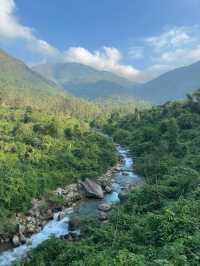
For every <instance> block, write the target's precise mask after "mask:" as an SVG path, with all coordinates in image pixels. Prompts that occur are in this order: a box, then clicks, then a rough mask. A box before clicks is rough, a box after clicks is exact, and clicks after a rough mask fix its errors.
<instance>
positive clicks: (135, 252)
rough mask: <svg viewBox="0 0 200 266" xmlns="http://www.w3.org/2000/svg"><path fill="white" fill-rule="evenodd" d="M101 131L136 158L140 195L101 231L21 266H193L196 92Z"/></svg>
mask: <svg viewBox="0 0 200 266" xmlns="http://www.w3.org/2000/svg"><path fill="white" fill-rule="evenodd" d="M104 130H105V132H107V133H109V134H110V135H112V136H113V138H114V140H115V141H116V142H119V143H121V144H124V145H126V146H128V147H129V149H130V151H131V152H132V154H133V156H134V157H136V159H135V163H136V164H135V167H136V170H137V172H138V173H139V174H140V175H141V176H143V178H144V185H143V188H142V189H137V190H135V191H133V192H132V193H131V194H130V196H129V199H128V201H127V202H126V203H125V204H123V205H121V206H120V207H117V209H116V210H115V211H114V212H113V215H112V217H111V219H110V222H109V223H108V224H106V225H101V226H99V225H98V224H94V223H87V225H84V226H83V228H82V232H83V236H84V238H83V240H81V241H80V242H76V243H69V242H66V241H64V240H56V239H51V240H49V241H47V242H45V243H43V244H42V245H41V246H40V247H39V248H38V249H36V250H35V251H33V252H32V253H31V254H30V261H29V262H27V263H25V265H27V266H35V265H38V266H43V265H45V266H63V265H73V266H88V265H90V266H98V265H99V266H112V265H114V266H115V265H116V266H118V265H120V266H121V265H124V266H127V265H131V266H132V265H137V266H144V265H145V266H189V265H190V266H197V265H199V264H200V247H199V242H200V233H199V232H200V91H198V92H197V93H196V94H195V95H194V96H188V100H187V101H185V102H183V103H178V102H174V103H170V102H169V103H166V104H165V105H163V106H159V107H156V108H152V110H149V111H142V112H141V111H138V112H136V113H135V114H131V115H127V116H125V117H121V116H120V115H118V114H115V115H114V114H113V115H112V116H111V118H110V120H109V121H108V123H107V125H106V126H105V127H104Z"/></svg>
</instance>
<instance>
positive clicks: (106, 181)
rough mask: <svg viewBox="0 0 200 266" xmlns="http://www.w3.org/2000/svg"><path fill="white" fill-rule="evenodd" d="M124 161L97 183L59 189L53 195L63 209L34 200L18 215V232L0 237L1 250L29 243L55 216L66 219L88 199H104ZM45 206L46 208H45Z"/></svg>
mask: <svg viewBox="0 0 200 266" xmlns="http://www.w3.org/2000/svg"><path fill="white" fill-rule="evenodd" d="M122 163H123V162H122V160H121V161H119V162H118V164H117V165H115V166H114V167H113V168H111V169H110V170H109V171H107V173H106V174H104V175H103V176H100V177H97V178H96V180H95V181H92V180H89V179H86V180H85V182H80V183H78V184H71V185H68V186H66V187H64V188H60V187H59V188H57V189H56V190H55V191H54V192H53V194H55V195H58V196H61V197H62V198H63V201H64V204H63V206H62V208H60V207H59V208H56V207H55V206H48V207H47V206H46V203H45V202H44V200H38V199H33V200H32V208H31V209H30V210H29V211H28V212H27V213H25V214H24V213H17V214H16V224H17V226H16V232H15V233H14V234H12V235H8V234H6V233H5V234H4V235H0V245H1V249H3V247H5V248H7V245H8V244H10V245H13V246H19V245H20V244H24V243H26V242H29V238H30V236H31V235H33V234H35V233H38V232H40V231H41V230H42V229H43V228H44V226H45V225H46V224H47V223H48V222H49V221H50V220H52V219H53V217H54V214H55V213H57V212H59V213H60V214H59V217H60V219H61V217H64V216H65V215H66V214H65V209H66V208H69V207H75V206H76V204H77V203H78V202H80V201H81V200H84V198H86V197H91V198H103V197H104V194H105V193H110V192H111V191H112V182H113V174H114V173H116V172H117V171H119V170H120V169H121V166H122ZM44 206H45V207H44Z"/></svg>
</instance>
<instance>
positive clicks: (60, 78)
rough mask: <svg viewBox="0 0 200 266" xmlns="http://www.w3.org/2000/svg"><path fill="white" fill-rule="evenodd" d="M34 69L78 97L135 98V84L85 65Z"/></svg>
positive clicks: (72, 64) (67, 64)
mask: <svg viewBox="0 0 200 266" xmlns="http://www.w3.org/2000/svg"><path fill="white" fill-rule="evenodd" d="M32 69H33V70H34V71H36V72H38V73H40V74H41V75H43V76H44V77H45V78H47V79H49V80H51V81H53V82H56V83H57V84H58V85H59V86H61V87H63V88H64V89H65V90H66V91H67V92H70V93H71V94H73V95H75V96H78V97H82V98H87V99H91V100H95V99H98V98H107V97H112V96H120V95H121V96H128V97H130V96H131V97H134V90H133V86H134V85H135V83H133V82H131V81H129V80H127V79H125V78H123V77H120V76H118V75H115V74H113V73H111V72H108V71H99V70H96V69H94V68H92V67H89V66H86V65H83V64H78V63H63V64H62V63H60V64H42V65H37V66H35V67H33V68H32Z"/></svg>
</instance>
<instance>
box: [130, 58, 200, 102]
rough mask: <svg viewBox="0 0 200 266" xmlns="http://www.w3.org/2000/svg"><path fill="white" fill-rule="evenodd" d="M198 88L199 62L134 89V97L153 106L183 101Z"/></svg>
mask: <svg viewBox="0 0 200 266" xmlns="http://www.w3.org/2000/svg"><path fill="white" fill-rule="evenodd" d="M198 88H200V61H199V62H197V63H194V64H192V65H189V66H186V67H181V68H177V69H175V70H172V71H169V72H167V73H165V74H163V75H161V76H160V77H158V78H156V79H154V80H152V81H149V82H147V83H146V84H142V85H139V86H137V87H135V88H134V91H135V96H137V97H139V98H142V99H143V100H146V101H150V102H152V103H155V104H161V103H164V102H166V101H170V100H181V99H184V98H185V96H186V94H188V93H193V92H194V91H195V90H197V89H198Z"/></svg>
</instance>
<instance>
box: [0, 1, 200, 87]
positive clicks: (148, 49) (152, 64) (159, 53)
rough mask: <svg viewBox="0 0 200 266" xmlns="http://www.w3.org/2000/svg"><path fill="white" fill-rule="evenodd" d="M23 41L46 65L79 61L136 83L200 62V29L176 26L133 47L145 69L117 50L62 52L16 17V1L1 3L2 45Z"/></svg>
mask: <svg viewBox="0 0 200 266" xmlns="http://www.w3.org/2000/svg"><path fill="white" fill-rule="evenodd" d="M17 40H20V41H22V43H23V44H24V47H25V48H26V49H29V50H31V51H32V52H34V53H36V54H37V55H40V57H41V59H42V61H43V62H48V61H50V62H52V61H56V62H76V63H81V64H85V65H88V66H91V67H93V68H95V69H98V70H104V71H111V72H112V73H114V74H117V75H120V76H123V77H125V78H128V79H129V80H132V81H137V82H142V81H147V80H150V79H152V78H155V77H157V76H158V75H160V74H162V73H164V72H166V71H168V70H171V69H174V68H177V67H180V66H185V65H189V64H192V63H194V62H196V61H198V60H200V27H199V26H193V27H172V28H171V29H168V30H166V29H165V30H164V31H163V32H161V33H160V34H158V35H155V36H149V37H147V38H143V39H142V40H140V41H139V45H138V42H137V45H133V46H131V47H129V49H128V51H127V56H128V57H129V60H130V61H131V60H132V61H133V62H135V60H137V62H139V61H140V60H141V62H143V63H144V62H145V64H144V65H146V67H143V70H139V69H137V68H135V67H133V66H132V65H131V64H129V65H127V64H123V63H122V62H123V55H122V53H121V52H120V51H119V50H118V49H116V48H115V47H106V46H104V47H102V48H100V49H98V50H96V51H89V50H87V49H86V48H84V47H68V48H67V49H66V51H60V50H58V49H57V48H55V47H54V46H52V45H51V44H49V43H48V42H46V41H45V40H42V39H40V38H38V37H37V34H36V32H35V30H34V29H32V28H30V27H28V26H25V25H23V24H22V23H21V22H20V20H19V19H18V17H17V15H16V4H15V1H14V0H0V43H1V42H5V41H6V42H7V41H8V42H11V43H12V42H15V41H17Z"/></svg>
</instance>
